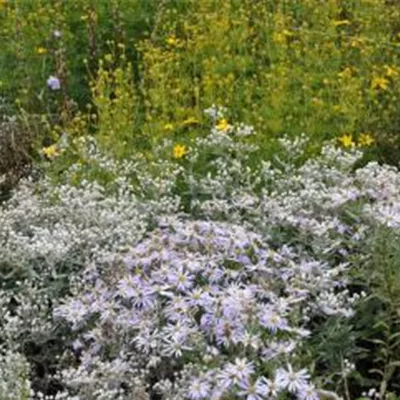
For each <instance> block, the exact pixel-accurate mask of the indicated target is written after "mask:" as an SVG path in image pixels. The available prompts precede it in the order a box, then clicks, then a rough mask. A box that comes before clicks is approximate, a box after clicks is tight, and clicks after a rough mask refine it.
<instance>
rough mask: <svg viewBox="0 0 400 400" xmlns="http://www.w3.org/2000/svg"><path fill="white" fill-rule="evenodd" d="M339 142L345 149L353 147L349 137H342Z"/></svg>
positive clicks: (351, 139)
mask: <svg viewBox="0 0 400 400" xmlns="http://www.w3.org/2000/svg"><path fill="white" fill-rule="evenodd" d="M339 142H340V143H341V144H342V146H343V147H345V148H346V149H347V148H349V147H353V146H354V142H353V138H352V136H351V135H343V136H341V137H340V138H339Z"/></svg>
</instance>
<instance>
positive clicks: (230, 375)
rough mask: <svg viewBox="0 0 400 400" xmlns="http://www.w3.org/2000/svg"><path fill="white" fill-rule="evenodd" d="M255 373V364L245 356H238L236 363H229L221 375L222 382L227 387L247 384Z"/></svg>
mask: <svg viewBox="0 0 400 400" xmlns="http://www.w3.org/2000/svg"><path fill="white" fill-rule="evenodd" d="M252 373H254V365H253V363H251V362H248V361H247V360H246V359H245V358H236V359H235V363H228V364H227V365H226V366H225V368H224V370H223V371H222V372H221V374H220V376H219V381H220V384H221V385H222V387H223V388H225V389H230V388H232V387H233V386H234V385H245V384H246V382H248V380H249V378H250V375H251V374H252Z"/></svg>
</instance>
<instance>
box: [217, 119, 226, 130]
mask: <svg viewBox="0 0 400 400" xmlns="http://www.w3.org/2000/svg"><path fill="white" fill-rule="evenodd" d="M215 127H216V128H217V129H218V130H219V131H222V132H226V131H227V130H228V128H229V124H228V121H227V120H226V119H225V118H223V119H221V120H220V121H219V122H218V124H217V125H215Z"/></svg>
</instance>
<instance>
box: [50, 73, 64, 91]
mask: <svg viewBox="0 0 400 400" xmlns="http://www.w3.org/2000/svg"><path fill="white" fill-rule="evenodd" d="M47 86H48V87H49V88H50V89H51V90H60V89H61V82H60V80H59V79H58V78H57V77H55V76H50V77H49V79H47Z"/></svg>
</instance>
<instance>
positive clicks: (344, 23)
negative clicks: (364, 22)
mask: <svg viewBox="0 0 400 400" xmlns="http://www.w3.org/2000/svg"><path fill="white" fill-rule="evenodd" d="M350 24H351V22H350V21H349V20H348V19H342V20H339V21H333V26H343V25H350Z"/></svg>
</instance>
